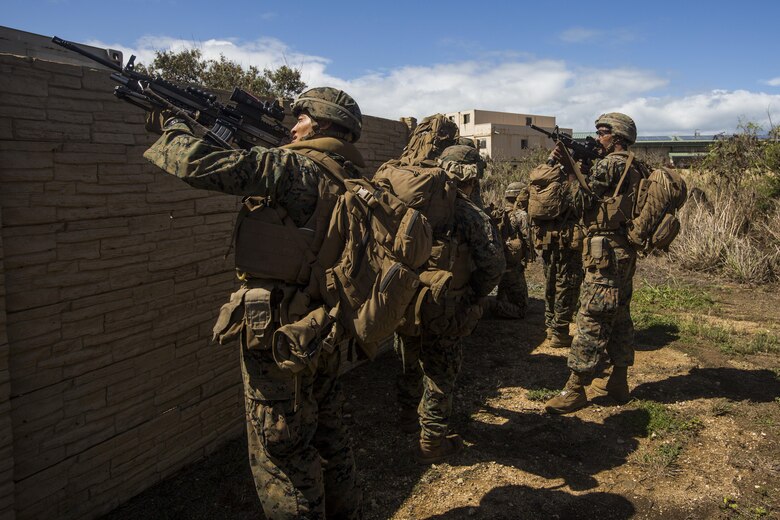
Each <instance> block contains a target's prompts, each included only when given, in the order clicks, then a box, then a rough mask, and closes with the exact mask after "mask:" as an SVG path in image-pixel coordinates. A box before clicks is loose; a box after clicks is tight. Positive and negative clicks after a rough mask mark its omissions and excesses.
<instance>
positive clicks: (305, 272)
mask: <svg viewBox="0 0 780 520" xmlns="http://www.w3.org/2000/svg"><path fill="white" fill-rule="evenodd" d="M283 148H288V149H294V150H298V151H299V152H300V153H302V154H303V155H305V154H306V150H319V151H326V152H328V151H329V152H335V153H338V154H339V155H341V156H342V157H351V158H352V159H353V162H354V163H355V164H356V165H357V166H362V158H361V157H360V154H359V152H358V151H357V149H356V148H354V146H353V145H351V144H350V143H346V142H343V141H339V140H337V139H334V138H329V137H325V138H319V139H312V140H309V141H302V142H300V143H295V144H293V145H287V146H285V147H283ZM347 162H350V161H347ZM343 192H344V189H343V188H342V187H341V186H339V185H338V184H337V183H336V182H334V181H333V180H332V179H331V178H329V177H328V176H327V175H323V176H322V178H321V179H320V182H319V186H318V197H317V205H316V206H315V209H314V212H313V213H312V215H311V217H310V218H309V219H308V221H307V222H306V223H305V224H304V225H303V226H301V227H298V226H297V225H296V224H295V223H294V222H293V221H292V219H291V218H290V217H289V215H287V211H286V210H285V209H284V208H282V207H281V206H277V205H275V204H274V202H273V201H272V200H271V199H270V198H268V197H246V198H244V200H243V201H242V202H243V205H242V207H241V210H240V211H239V214H238V217H237V218H236V224H235V227H234V229H233V247H234V249H235V263H236V270H237V271H238V272H239V276H240V277H242V278H258V279H269V280H280V281H283V282H285V283H290V284H299V285H301V284H302V285H306V284H308V283H309V278H310V274H311V268H310V265H311V263H312V262H313V261H314V260H315V259H316V256H317V252H318V251H319V248H320V246H321V245H322V241H323V239H324V237H325V232H326V231H327V227H328V224H329V222H330V215H331V213H332V211H333V207H334V206H335V204H336V199H337V197H338V195H339V194H341V193H343Z"/></svg>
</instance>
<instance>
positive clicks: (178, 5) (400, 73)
mask: <svg viewBox="0 0 780 520" xmlns="http://www.w3.org/2000/svg"><path fill="white" fill-rule="evenodd" d="M226 6H230V8H227V7H226ZM778 19H780V2H770V1H766V2H756V1H753V0H749V1H742V2H738V3H737V2H722V1H710V2H684V1H680V0H678V1H676V2H667V1H655V2H643V3H632V2H582V1H579V2H568V1H563V2H558V3H557V4H553V3H552V2H546V3H539V2H528V3H526V2H518V1H515V2H504V1H492V2H474V1H473V0H472V1H468V2H459V1H450V2H447V3H443V2H407V1H395V2H369V1H363V2H336V1H331V2H308V1H299V2H296V3H291V2H265V1H244V0H234V1H233V2H224V3H219V4H218V3H217V2H213V1H212V2H202V1H194V0H189V1H185V0H133V1H132V2H126V3H123V4H121V3H109V2H94V1H76V0H28V1H17V0H5V1H4V2H3V14H2V17H1V18H0V24H1V25H6V26H9V27H13V28H16V29H21V30H25V31H30V32H34V33H39V34H44V35H54V34H56V35H57V36H60V37H63V38H66V39H71V40H75V41H81V42H87V43H91V44H97V45H102V46H109V47H112V48H116V49H119V50H122V51H124V52H125V53H130V52H133V53H136V54H138V55H139V59H140V60H142V61H149V60H151V58H152V57H153V54H154V51H155V50H165V49H169V48H170V49H174V50H176V49H181V48H184V47H190V46H197V47H199V48H201V50H202V51H203V52H204V54H206V55H207V56H209V57H217V56H218V55H219V54H220V53H222V54H225V55H226V56H227V57H229V58H231V59H234V60H236V61H239V62H240V63H242V64H243V65H245V66H246V65H256V66H258V67H261V68H262V67H265V66H277V65H279V64H282V63H285V62H286V63H288V64H290V65H292V66H296V67H300V68H301V70H302V72H303V76H304V79H305V80H306V81H307V83H309V85H311V86H316V85H324V84H330V85H334V86H338V87H341V88H343V89H344V90H346V91H348V92H350V93H351V94H353V96H354V97H355V98H356V99H357V100H358V102H359V104H360V105H361V107H362V108H363V111H364V113H367V114H371V115H378V116H384V117H390V118H397V117H401V116H406V115H412V116H416V117H422V116H425V115H428V114H431V113H435V112H446V111H455V110H465V109H469V108H481V109H489V110H505V111H517V112H525V113H533V114H545V115H555V116H556V117H557V118H558V122H559V123H560V124H561V125H562V126H565V127H572V128H574V129H575V130H587V129H589V128H590V126H591V125H592V121H593V120H594V118H595V117H596V116H597V115H598V114H599V113H601V112H604V111H612V110H620V111H624V112H626V113H628V114H630V115H632V116H633V117H634V118H635V119H636V120H637V125H638V127H639V131H640V134H644V135H649V134H655V133H677V134H685V133H693V132H694V131H695V130H699V131H701V132H703V133H709V132H720V131H729V132H730V131H733V130H734V129H735V127H736V126H737V124H738V123H739V122H740V120H742V121H755V122H758V123H760V124H763V125H764V127H768V126H769V117H768V114H769V115H771V117H772V120H773V121H774V122H775V123H776V122H778V121H780V59H778V51H779V50H780V44H779V43H778V41H777V37H776V27H777V20H778Z"/></svg>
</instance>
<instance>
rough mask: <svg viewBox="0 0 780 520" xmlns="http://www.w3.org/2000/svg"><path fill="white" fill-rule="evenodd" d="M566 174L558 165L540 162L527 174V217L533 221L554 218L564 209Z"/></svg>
mask: <svg viewBox="0 0 780 520" xmlns="http://www.w3.org/2000/svg"><path fill="white" fill-rule="evenodd" d="M565 183H566V174H565V173H564V172H563V169H562V168H561V167H560V165H558V164H556V165H554V166H550V165H549V164H540V165H539V166H537V167H536V168H534V169H533V170H531V173H530V175H529V184H528V217H529V218H530V219H531V220H534V221H542V220H555V219H557V218H558V217H559V216H560V215H561V214H562V213H563V211H564V200H563V197H564V187H565Z"/></svg>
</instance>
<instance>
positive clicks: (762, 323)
mask: <svg viewBox="0 0 780 520" xmlns="http://www.w3.org/2000/svg"><path fill="white" fill-rule="evenodd" d="M680 277H681V275H680V274H679V273H674V272H671V271H669V270H668V269H667V268H665V267H664V266H663V264H659V263H657V262H648V263H646V264H643V265H642V267H641V268H640V272H639V274H638V276H637V285H638V286H641V285H642V283H649V284H655V285H658V284H669V283H678V282H674V280H679V279H680ZM529 280H530V286H531V293H532V297H533V299H532V306H531V310H530V314H529V316H528V317H527V318H526V320H525V321H506V320H491V321H483V322H482V323H480V325H479V327H478V328H477V330H476V331H475V333H474V334H473V335H472V336H471V337H470V338H468V339H467V340H466V342H465V355H464V365H463V370H462V374H461V377H460V380H459V382H460V390H459V391H458V394H457V404H456V414H455V419H454V425H453V426H454V429H455V430H456V431H458V432H459V433H461V435H462V436H463V438H464V440H465V441H466V445H467V449H465V450H464V452H463V453H461V454H459V455H458V456H457V457H455V458H454V459H453V460H452V462H451V463H445V464H439V465H434V466H429V467H425V466H419V465H417V464H415V462H414V460H413V458H412V455H411V454H412V446H413V443H414V440H415V438H414V436H413V435H404V434H402V433H401V432H400V430H399V429H398V428H397V426H396V423H395V419H396V416H395V410H396V406H395V402H394V387H393V382H394V378H395V375H396V374H397V372H398V368H399V363H398V362H397V361H396V360H395V358H394V356H393V354H392V353H390V354H387V355H384V356H383V357H381V358H380V359H379V360H378V361H377V362H375V363H372V364H367V365H364V366H362V367H359V368H358V369H356V370H354V371H353V372H352V373H350V374H348V375H347V376H346V377H345V379H344V385H345V389H346V393H347V396H348V399H349V409H350V411H351V421H352V423H353V425H352V430H353V435H354V438H355V446H356V447H357V464H358V468H359V471H360V476H361V478H362V481H363V487H364V490H365V496H364V503H365V513H366V518H370V519H386V518H392V519H418V518H420V519H422V518H426V519H459V518H491V519H494V518H539V519H547V518H561V519H568V518H599V519H600V520H601V519H610V518H621V519H622V518H658V519H660V518H664V519H678V518H679V519H687V518H691V519H694V518H695V519H699V518H778V516H777V515H778V514H780V513H778V512H780V447H779V446H778V440H779V439H778V434H779V433H780V400H779V398H778V396H780V380H779V379H778V374H780V355H779V354H778V353H777V352H776V351H774V352H773V353H770V354H767V353H757V354H748V355H745V354H730V353H724V351H723V349H720V350H719V349H718V348H717V342H716V340H717V338H716V337H715V336H713V337H715V339H712V338H709V336H706V335H703V334H702V335H700V336H693V339H691V335H690V334H688V333H686V332H684V331H681V330H680V329H679V328H678V329H677V330H675V328H674V327H670V326H656V325H653V326H650V327H648V328H647V329H646V330H641V331H640V334H639V335H638V352H637V360H636V366H635V367H634V369H632V370H631V372H630V383H631V387H632V394H633V396H634V397H635V398H636V400H635V401H633V402H631V403H629V404H627V405H624V406H614V405H612V404H611V403H609V402H597V403H595V404H594V405H592V406H590V407H588V408H586V409H584V410H581V411H579V412H577V413H574V414H571V415H567V416H562V417H555V416H549V415H547V414H545V413H544V412H543V411H542V408H543V403H544V400H543V398H541V397H540V396H541V394H543V393H544V391H545V390H546V389H556V388H560V387H561V386H562V385H563V383H564V382H565V379H566V377H567V374H568V372H567V369H566V358H565V354H566V352H565V350H562V349H538V348H535V346H536V345H538V344H539V343H540V342H541V340H542V339H543V333H544V332H543V326H542V325H541V324H542V322H543V317H542V313H543V305H542V302H541V300H540V299H539V296H540V290H541V284H540V282H541V273H540V268H539V266H538V265H535V266H533V267H532V269H531V270H530V273H529ZM643 280H644V281H645V282H642V281H643ZM670 280H672V282H670ZM685 282H686V284H690V283H693V284H695V285H696V286H698V287H704V288H705V289H706V291H707V293H708V294H709V295H711V296H712V299H713V300H714V304H713V305H712V306H710V307H708V308H707V309H706V311H703V312H700V314H702V316H700V319H701V320H705V321H703V322H702V323H712V324H714V325H713V326H715V327H718V328H717V329H711V330H716V331H717V330H721V328H723V327H727V328H729V330H733V331H736V332H734V334H737V333H739V334H744V336H734V337H735V338H737V341H741V340H743V339H744V341H748V340H749V339H750V338H753V337H754V336H755V335H756V334H760V333H762V332H763V331H767V333H769V334H770V336H769V337H772V336H771V334H778V333H779V332H780V330H778V327H780V295H778V291H777V290H776V288H775V289H773V290H770V291H766V290H764V291H761V290H758V289H751V288H745V287H737V286H722V285H717V284H714V283H713V282H712V281H711V280H708V279H706V278H697V277H687V278H686V280H685ZM671 314H672V315H676V316H673V317H676V318H679V315H681V314H682V313H675V312H672V313H671ZM697 330H698V329H697ZM702 330H705V329H702ZM708 330H710V329H706V330H705V332H706V331H708ZM686 334H687V335H686ZM714 342H715V343H714ZM245 458H246V455H245V448H244V445H243V439H239V440H237V441H236V442H234V443H231V444H230V445H228V446H227V447H226V448H225V449H223V450H221V451H220V452H219V453H217V454H215V455H214V456H213V457H211V458H210V459H209V460H207V461H205V462H202V463H200V464H198V465H195V466H193V467H192V468H189V469H188V470H185V471H184V472H183V473H182V474H181V475H180V476H178V477H176V478H175V479H172V480H170V481H168V482H164V483H162V484H160V485H158V486H155V487H154V488H152V489H151V490H149V491H147V492H146V493H144V494H143V495H141V496H140V497H138V498H136V499H134V500H133V501H131V502H130V503H129V504H127V505H126V506H124V507H123V508H120V509H119V510H117V511H115V512H114V513H112V514H111V515H109V516H108V517H107V518H111V519H125V518H188V519H192V518H204V519H205V518H209V519H212V518H256V512H257V510H258V509H259V504H258V503H257V499H256V497H255V496H254V491H253V488H252V483H251V477H250V475H249V471H248V468H247V464H246V461H245Z"/></svg>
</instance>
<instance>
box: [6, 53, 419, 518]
mask: <svg viewBox="0 0 780 520" xmlns="http://www.w3.org/2000/svg"><path fill="white" fill-rule="evenodd" d="M113 86H114V84H113V83H112V82H111V81H110V80H109V79H108V73H107V72H105V71H95V70H91V69H89V68H82V67H79V66H74V65H64V64H57V63H52V62H47V61H41V60H36V59H33V58H25V57H16V56H10V55H0V208H1V210H2V211H1V212H0V224H1V227H0V231H1V232H0V517H2V518H5V516H3V515H9V516H8V518H13V517H14V515H15V518H18V519H27V518H90V517H95V516H97V515H100V514H102V513H105V512H107V511H109V510H111V509H113V508H114V507H116V506H117V505H119V504H120V503H121V502H123V501H125V500H127V499H129V498H131V497H132V496H133V495H135V494H137V493H138V492H140V491H142V490H143V489H145V488H147V487H149V486H150V485H152V484H154V483H156V482H157V481H159V480H161V479H163V478H166V477H167V476H169V475H171V474H172V473H174V472H176V471H177V470H178V469H180V468H181V467H182V466H184V465H185V464H187V463H190V462H193V461H195V460H198V459H200V458H202V457H204V456H205V455H207V454H209V453H210V452H212V451H213V450H214V449H216V448H217V447H218V446H220V445H221V444H222V443H223V442H225V441H226V440H228V439H230V438H233V437H235V436H238V435H240V433H241V431H242V430H243V427H244V426H243V403H242V398H241V389H240V374H239V371H238V353H237V351H236V349H235V348H229V347H218V346H214V345H212V344H210V333H211V326H212V324H213V322H214V320H215V318H216V315H217V312H218V310H219V306H220V305H221V304H222V303H223V302H224V301H225V300H226V297H227V296H228V295H229V293H230V292H231V291H232V290H233V289H234V287H235V286H236V283H235V281H234V276H233V273H232V266H231V259H230V258H228V259H225V258H224V254H225V252H226V251H227V248H228V245H229V240H230V234H231V230H232V225H233V220H234V217H235V213H236V210H237V208H238V205H239V201H238V200H237V198H235V197H232V196H226V195H221V194H216V193H210V192H205V191H201V190H194V189H192V188H189V187H188V186H187V185H185V184H184V183H182V182H181V181H179V180H178V179H175V178H173V177H171V176H168V175H166V174H164V173H162V172H160V171H158V170H156V169H155V168H153V167H152V166H151V165H149V164H148V163H146V161H145V160H144V159H143V157H142V153H143V151H144V150H145V148H146V147H147V146H148V145H149V144H150V143H151V138H150V136H149V135H147V133H146V132H145V130H144V128H143V113H142V112H141V111H140V110H138V109H136V108H135V107H132V106H130V105H128V104H126V103H123V102H121V101H119V100H117V99H116V98H114V96H113V95H112V94H111V90H112V88H113ZM406 138H407V127H406V126H405V125H404V124H403V123H401V122H395V121H389V120H384V119H380V118H374V117H370V116H367V117H366V122H365V128H364V134H363V139H362V140H361V142H360V143H359V148H360V149H361V151H362V152H363V153H364V154H365V155H366V159H367V161H368V163H369V168H368V170H372V169H375V168H376V166H378V165H379V164H381V163H382V162H384V161H385V160H387V159H389V158H391V157H397V156H398V155H399V154H400V151H401V149H402V148H403V146H404V144H405V142H406Z"/></svg>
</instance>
